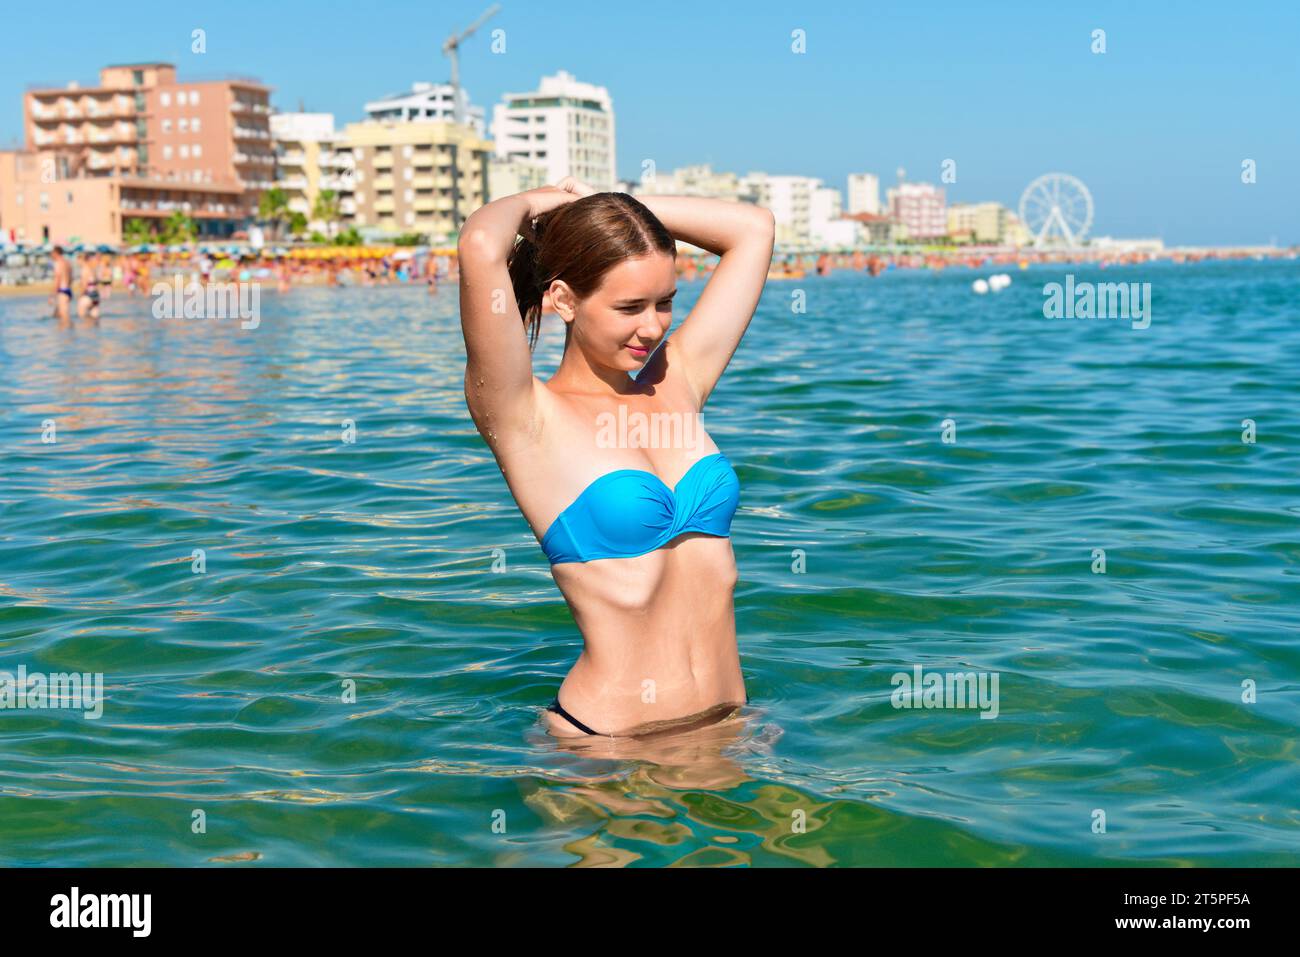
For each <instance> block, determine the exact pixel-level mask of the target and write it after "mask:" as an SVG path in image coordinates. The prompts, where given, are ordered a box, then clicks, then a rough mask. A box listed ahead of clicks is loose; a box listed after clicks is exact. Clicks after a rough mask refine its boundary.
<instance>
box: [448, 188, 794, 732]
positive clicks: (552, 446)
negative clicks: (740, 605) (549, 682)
mask: <svg viewBox="0 0 1300 957" xmlns="http://www.w3.org/2000/svg"><path fill="white" fill-rule="evenodd" d="M774 233H775V226H774V223H773V218H772V214H771V212H770V211H769V210H767V209H763V208H761V207H757V206H752V205H748V204H744V203H731V202H725V201H723V200H716V199H702V198H696V197H686V196H646V197H644V198H643V199H636V198H633V197H631V196H629V195H627V194H625V193H596V192H594V191H593V190H591V189H590V188H589V187H586V186H584V185H583V184H581V183H578V182H576V181H575V180H573V179H572V178H566V179H565V180H562V181H561V182H560V183H559V185H557V186H545V187H542V188H540V189H534V190H528V191H527V192H523V193H519V194H516V195H514V196H507V197H505V198H503V199H499V200H496V201H495V202H492V203H489V204H487V205H486V206H483V207H481V208H480V209H478V210H476V211H475V212H474V213H473V215H471V216H470V217H469V219H468V220H466V222H465V223H464V225H463V227H462V229H461V235H460V241H459V269H460V309H461V327H462V330H463V332H464V335H465V350H466V357H467V362H466V369H465V398H466V402H467V404H468V405H469V411H470V415H471V417H472V418H473V420H474V424H475V425H476V426H477V428H478V431H479V433H480V434H481V435H482V436H483V438H484V439H485V440H486V442H487V444H488V446H489V447H490V448H491V450H492V454H493V455H494V456H495V458H496V461H497V465H498V466H499V467H500V469H501V472H502V475H503V476H504V478H505V481H506V484H507V486H508V487H509V489H510V491H511V493H512V494H513V495H514V498H515V502H516V503H517V504H518V506H519V509H520V511H521V512H522V513H523V516H524V518H525V520H527V522H528V524H529V525H530V526H531V528H532V530H533V533H534V534H535V535H536V536H537V538H538V541H539V542H540V544H541V547H542V550H543V552H544V553H545V554H546V556H547V558H548V560H549V561H550V563H551V574H552V576H553V577H554V579H555V583H556V585H558V586H559V589H560V591H561V593H562V594H563V595H564V598H565V601H566V602H568V605H569V608H570V610H571V611H572V612H573V617H574V620H575V622H576V623H577V626H578V629H579V631H580V632H581V633H582V637H583V643H584V647H583V651H582V653H581V654H580V655H579V656H578V660H577V663H576V664H575V665H574V666H573V669H572V670H571V671H570V672H569V674H568V676H567V677H566V678H565V680H564V682H563V683H562V684H561V685H560V688H559V692H558V694H557V695H556V699H555V701H554V702H553V703H552V704H551V706H550V707H549V708H548V709H547V711H546V712H545V715H546V720H547V722H548V724H549V727H550V730H551V731H552V732H553V733H554V734H557V735H564V736H582V735H589V734H606V735H611V736H636V735H642V734H647V733H653V732H660V731H666V730H669V729H676V730H685V729H686V728H688V727H691V726H694V725H696V724H704V723H711V722H714V721H718V720H721V719H722V718H725V717H727V716H728V715H730V714H731V713H732V712H733V711H735V710H736V709H737V708H738V707H739V706H740V705H742V704H744V703H745V702H746V701H747V700H748V699H747V696H746V693H745V682H744V679H743V677H742V675H741V670H740V656H739V654H738V652H737V648H736V626H735V609H734V604H733V591H734V587H735V584H736V580H737V571H736V560H735V555H734V553H733V552H732V548H731V542H730V540H729V537H728V536H729V535H730V528H731V519H732V516H733V515H734V513H735V511H736V507H737V504H738V502H739V481H738V479H737V477H736V473H735V471H734V469H733V468H732V466H731V463H730V462H729V460H728V459H727V457H726V456H725V455H724V454H723V453H722V452H721V451H720V450H719V449H718V447H717V445H716V444H715V443H714V442H713V440H712V439H711V438H709V436H708V434H707V433H706V432H704V430H703V427H702V424H701V423H700V412H701V410H702V409H703V407H704V403H705V402H706V401H707V400H708V397H709V394H710V393H711V392H712V391H713V388H714V386H715V385H716V384H717V382H718V379H719V377H720V376H721V375H722V372H723V370H724V369H725V368H726V367H727V364H728V363H729V362H730V361H731V356H732V354H733V353H734V352H735V351H736V347H737V345H738V344H739V343H740V338H741V336H743V335H744V334H745V329H746V328H747V327H748V325H749V321H750V319H751V318H752V316H753V314H754V310H755V308H756V307H757V305H758V300H759V296H760V295H761V293H762V291H763V284H764V282H765V280H766V278H767V270H768V266H769V263H770V262H771V258H772V243H773V237H774ZM517 235H518V236H520V237H522V238H521V239H520V240H519V242H518V244H516V236H517ZM674 239H680V240H683V241H685V242H688V243H691V244H693V245H695V246H699V247H701V248H703V249H706V250H708V251H709V252H711V253H714V254H715V255H718V256H720V257H721V260H720V262H719V263H718V266H717V268H716V269H715V270H714V272H713V275H712V278H711V279H710V280H709V282H708V284H707V285H706V287H705V288H704V290H703V291H702V292H701V294H700V297H699V300H698V301H697V303H696V305H695V308H694V309H692V310H691V313H690V315H689V316H687V318H686V319H685V320H684V321H683V322H682V323H681V325H680V326H679V328H678V329H677V330H676V332H675V333H674V334H673V336H672V337H671V338H668V336H667V333H668V331H669V327H670V326H671V325H672V318H673V312H672V302H673V296H674V294H675V293H676V275H677V274H676V244H675V242H674ZM547 294H549V295H548V299H549V301H550V303H551V307H552V308H553V309H554V310H555V312H556V314H557V316H558V318H559V320H560V321H562V322H563V323H564V356H563V358H562V360H561V362H560V365H559V368H558V369H557V370H556V372H555V374H554V375H553V376H552V377H551V378H550V379H549V380H548V381H546V382H542V381H541V380H540V379H537V378H536V377H534V375H533V370H532V356H531V345H533V344H535V343H536V339H537V334H538V330H539V326H540V324H541V305H542V298H543V296H544V295H547ZM525 331H527V332H528V333H529V334H528V335H527V336H526V335H525ZM638 370H639V371H638ZM633 372H637V375H636V377H635V378H633V377H632V376H631V375H630V373H633ZM647 423H649V426H648V428H646V425H647ZM660 423H668V424H669V425H670V427H671V428H670V431H671V435H672V436H673V441H669V442H666V443H665V442H656V441H653V438H652V439H651V440H650V441H647V440H646V435H647V433H649V434H650V435H652V436H662V435H664V434H665V432H664V431H663V430H662V429H657V424H660ZM624 426H627V427H626V428H625V427H624ZM638 429H640V431H638Z"/></svg>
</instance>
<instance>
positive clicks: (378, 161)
mask: <svg viewBox="0 0 1300 957" xmlns="http://www.w3.org/2000/svg"><path fill="white" fill-rule="evenodd" d="M392 168H393V154H392V153H376V154H375V169H392Z"/></svg>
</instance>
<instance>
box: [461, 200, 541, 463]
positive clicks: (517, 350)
mask: <svg viewBox="0 0 1300 957" xmlns="http://www.w3.org/2000/svg"><path fill="white" fill-rule="evenodd" d="M533 215H534V213H533V207H532V202H531V199H530V197H529V194H528V193H527V192H524V193H516V194H515V195H513V196H506V197H503V198H502V199H498V200H494V201H493V202H491V203H488V204H487V205H486V206H481V207H479V208H478V209H477V210H475V211H474V212H473V213H472V214H471V215H470V217H469V218H468V219H466V220H465V222H464V224H463V225H462V226H461V231H460V240H459V242H458V243H457V246H456V250H457V251H456V255H457V258H458V259H459V265H460V328H461V332H462V333H463V334H464V336H465V357H466V358H465V401H466V403H467V404H468V406H469V413H470V416H471V417H472V418H473V419H474V424H475V425H476V426H477V427H478V430H479V432H480V434H482V435H483V437H484V438H485V439H487V440H488V443H489V444H490V445H495V442H496V440H497V439H498V438H499V437H500V435H501V432H502V430H505V431H506V432H507V433H515V434H517V430H521V429H527V428H529V426H530V425H531V423H532V421H533V417H534V412H535V403H534V396H533V360H532V354H531V352H530V351H529V348H528V336H527V333H526V332H525V330H524V325H523V317H522V316H520V314H519V304H518V302H516V300H515V294H514V289H513V287H512V286H511V283H510V273H509V271H508V270H507V268H506V261H507V260H508V258H509V256H510V252H511V250H512V249H513V248H514V245H515V237H516V236H517V235H518V234H519V232H520V230H521V229H526V228H527V227H526V226H525V223H527V222H529V221H531V219H532V217H533Z"/></svg>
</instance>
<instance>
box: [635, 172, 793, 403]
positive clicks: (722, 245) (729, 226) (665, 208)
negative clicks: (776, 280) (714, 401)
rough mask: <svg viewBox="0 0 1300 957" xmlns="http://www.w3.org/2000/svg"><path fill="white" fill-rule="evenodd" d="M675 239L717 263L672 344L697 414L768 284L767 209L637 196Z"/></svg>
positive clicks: (770, 230)
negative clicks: (692, 394)
mask: <svg viewBox="0 0 1300 957" xmlns="http://www.w3.org/2000/svg"><path fill="white" fill-rule="evenodd" d="M637 199H639V200H640V201H641V202H642V203H644V204H645V205H646V208H648V209H649V210H650V211H651V212H652V213H654V214H655V216H657V217H658V218H659V221H660V222H662V223H663V224H664V227H665V228H666V229H667V230H668V232H670V233H672V235H673V238H674V239H680V240H682V241H683V242H687V243H690V244H691V245H692V246H699V247H700V248H701V249H705V250H707V251H709V252H711V253H713V254H714V255H717V256H719V257H721V259H720V260H719V262H718V265H717V267H716V268H715V269H714V270H713V275H712V276H711V277H710V278H709V280H708V283H707V284H706V285H705V287H704V291H703V292H702V293H700V298H699V300H698V301H697V302H696V303H695V308H694V309H692V310H691V312H690V315H688V316H687V317H686V318H685V319H683V320H682V325H681V327H680V328H679V329H678V330H677V332H676V333H674V334H673V337H672V342H673V346H674V349H675V352H676V354H677V355H678V356H679V357H680V359H681V361H682V364H683V368H684V370H685V372H686V377H687V379H688V381H689V382H690V383H691V385H692V387H693V388H694V390H695V395H696V399H697V401H698V403H699V406H700V407H701V408H703V407H704V403H705V402H706V401H707V400H708V397H709V393H710V392H712V391H713V387H714V386H715V385H717V383H718V379H720V378H721V377H722V373H723V370H725V369H726V368H727V364H728V363H729V362H731V357H732V355H734V354H735V351H736V347H737V346H738V345H740V339H741V337H742V336H743V335H744V334H745V330H746V329H747V328H748V327H749V320H750V319H752V318H753V316H754V310H755V309H757V308H758V300H759V297H760V296H761V295H762V294H763V286H764V285H765V284H766V283H767V270H768V267H769V266H770V265H771V263H772V246H773V244H774V242H775V238H776V220H775V218H774V217H773V215H772V211H771V210H770V209H766V208H764V207H762V206H753V205H750V204H749V203H734V202H729V201H727V200H722V199H709V198H704V197H699V196H638V197H637Z"/></svg>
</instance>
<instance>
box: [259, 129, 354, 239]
mask: <svg viewBox="0 0 1300 957" xmlns="http://www.w3.org/2000/svg"><path fill="white" fill-rule="evenodd" d="M271 140H272V143H273V144H274V147H275V158H276V167H275V185H276V186H277V187H278V188H279V189H280V190H282V191H283V192H284V194H285V196H286V197H287V199H288V203H289V209H290V210H292V211H293V212H295V213H302V215H303V216H305V217H307V224H308V226H307V228H308V229H309V230H312V231H319V232H322V233H328V232H329V231H330V230H331V229H332V228H333V226H336V225H337V224H338V223H339V222H341V221H342V217H341V216H340V219H339V220H337V221H336V222H335V223H334V224H333V225H331V224H330V223H328V222H326V221H325V220H324V219H321V218H317V217H316V215H315V214H316V200H317V198H318V197H319V196H320V194H321V190H330V191H332V192H333V193H334V195H335V198H336V199H337V200H338V202H339V209H340V211H341V210H342V207H343V205H344V203H345V202H346V201H348V200H350V199H351V198H352V190H353V171H352V156H351V154H350V153H348V152H347V151H341V150H340V147H341V146H342V145H343V135H342V134H341V133H337V132H335V130H334V114H333V113H274V114H272V115H271Z"/></svg>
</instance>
